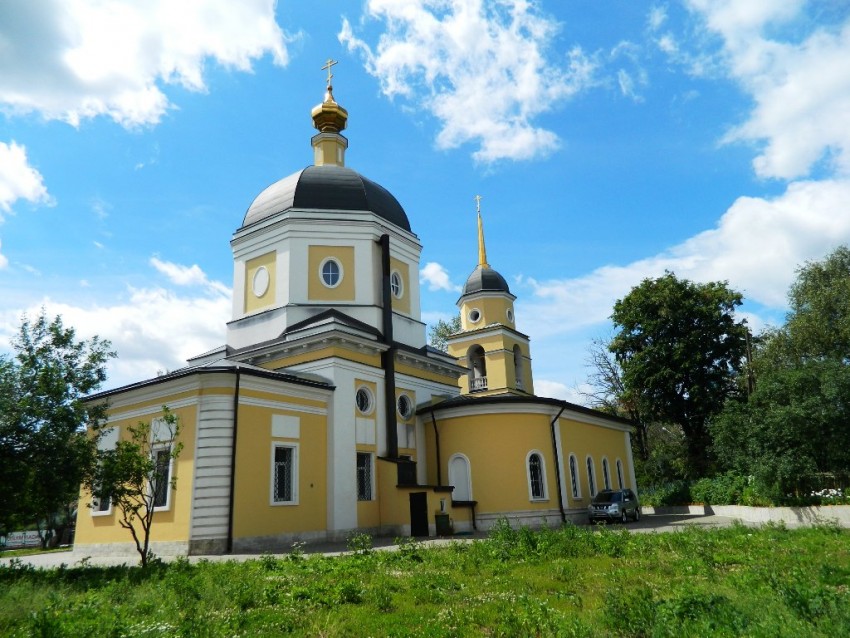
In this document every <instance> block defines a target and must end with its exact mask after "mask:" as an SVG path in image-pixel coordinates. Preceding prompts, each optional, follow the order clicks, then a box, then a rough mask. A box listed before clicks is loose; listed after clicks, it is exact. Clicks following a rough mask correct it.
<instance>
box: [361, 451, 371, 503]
mask: <svg viewBox="0 0 850 638" xmlns="http://www.w3.org/2000/svg"><path fill="white" fill-rule="evenodd" d="M357 500H358V501H371V500H372V455H371V454H369V453H367V452H358V453H357Z"/></svg>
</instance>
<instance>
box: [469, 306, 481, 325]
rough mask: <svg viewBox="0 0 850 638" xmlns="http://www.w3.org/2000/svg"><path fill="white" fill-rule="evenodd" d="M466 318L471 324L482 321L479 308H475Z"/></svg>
mask: <svg viewBox="0 0 850 638" xmlns="http://www.w3.org/2000/svg"><path fill="white" fill-rule="evenodd" d="M466 318H467V319H469V322H470V323H478V322H479V321H481V311H480V310H479V309H478V308H473V309H472V310H470V311H469V314H468V315H466Z"/></svg>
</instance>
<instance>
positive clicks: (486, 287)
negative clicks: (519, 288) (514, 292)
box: [463, 266, 511, 295]
mask: <svg viewBox="0 0 850 638" xmlns="http://www.w3.org/2000/svg"><path fill="white" fill-rule="evenodd" d="M483 291H489V292H506V293H508V294H511V289H510V288H508V282H507V281H505V278H504V277H502V275H500V274H499V273H497V272H496V271H495V270H493V269H492V268H490V267H489V266H478V267H477V268H476V269H475V270H473V271H472V274H471V275H470V276H469V278H468V279H467V280H466V283H465V284H464V285H463V294H464V295H471V294H472V293H474V292H483Z"/></svg>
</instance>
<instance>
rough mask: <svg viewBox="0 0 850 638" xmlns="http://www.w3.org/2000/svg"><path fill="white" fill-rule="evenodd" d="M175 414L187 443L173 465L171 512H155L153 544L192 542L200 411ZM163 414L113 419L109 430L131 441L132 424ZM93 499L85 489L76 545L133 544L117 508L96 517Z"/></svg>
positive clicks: (191, 407) (160, 402) (185, 409)
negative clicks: (130, 427) (173, 485)
mask: <svg viewBox="0 0 850 638" xmlns="http://www.w3.org/2000/svg"><path fill="white" fill-rule="evenodd" d="M175 398H176V395H175V397H168V398H167V399H166V400H163V399H159V400H157V401H155V402H153V403H155V404H156V405H158V406H162V405H163V404H166V405H168V403H169V401H171V402H173V401H174V400H175ZM150 403H151V402H147V403H146V404H142V403H140V404H136V405H133V406H128V407H127V406H125V407H122V408H121V411H122V412H129V411H131V410H139V409H144V407H145V406H146V405H149V404H150ZM173 412H174V414H176V415H177V417H178V418H179V419H180V427H181V431H180V437H179V439H178V440H179V441H180V442H181V443H183V450H182V451H181V452H180V456H179V457H178V458H177V459H176V460H175V461H174V463H173V466H172V472H173V474H172V476H173V477H174V478H175V479H176V480H177V485H176V489H175V490H173V491H172V492H171V494H170V496H169V499H170V503H169V508H168V510H167V511H159V512H155V513H154V518H153V527H152V528H151V535H150V539H151V541H153V542H158V541H186V540H188V539H189V516H190V510H191V498H192V475H193V473H194V465H195V457H194V454H195V436H196V432H197V422H198V418H197V415H198V411H197V406H196V405H189V406H185V407H180V408H175V409H174V410H173ZM161 414H162V413H161V412H159V411H158V412H157V413H155V414H151V415H149V416H148V415H146V416H144V417H136V418H127V419H118V420H114V421H113V420H110V422H109V427H118V428H119V432H120V434H119V437H120V438H121V439H122V440H127V439H128V438H129V436H128V432H127V426H128V425H135V424H137V423H138V422H139V421H145V422H150V421H151V420H152V419H155V418H157V417H158V416H161ZM91 500H92V497H91V494H89V493H88V492H87V491H85V490H81V492H80V507H79V509H78V512H77V530H76V535H75V540H74V542H75V544H76V545H77V546H82V545H88V544H92V543H132V542H133V538H132V536H131V535H130V532H129V531H128V530H126V529H123V528H121V526H120V525H119V520H120V514H119V512H118V511H117V508H115V507H113V508H112V511H111V513H109V514H99V513H98V514H93V510H92V509H91V508H90V507H89V504H90V503H91Z"/></svg>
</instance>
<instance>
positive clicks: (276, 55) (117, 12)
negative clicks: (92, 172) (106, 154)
mask: <svg viewBox="0 0 850 638" xmlns="http://www.w3.org/2000/svg"><path fill="white" fill-rule="evenodd" d="M274 9H275V2H274V0H240V1H239V2H231V1H230V0H205V1H195V2H171V1H170V0H149V1H148V2H144V3H140V2H131V1H129V0H102V1H101V2H90V1H88V0H28V1H27V2H3V3H0V43H2V55H0V104H3V105H5V107H6V110H7V111H10V112H13V113H27V112H32V111H35V112H39V113H41V114H42V115H43V116H44V117H46V118H48V119H60V120H64V121H66V122H69V123H71V124H73V125H77V124H79V122H80V121H81V120H83V119H85V118H90V117H95V116H98V115H106V116H108V117H111V118H112V119H114V120H115V121H116V122H119V123H121V124H122V125H124V126H138V125H144V124H155V123H156V122H158V121H159V120H160V118H161V117H162V116H163V114H164V113H165V112H166V111H167V110H168V108H169V107H170V106H171V105H170V104H169V101H168V98H167V97H166V95H165V94H164V93H163V91H162V88H161V87H162V85H163V84H179V85H180V86H182V87H184V88H186V89H189V90H192V91H203V90H204V89H205V84H204V79H203V71H204V65H205V64H207V63H208V61H214V62H216V63H218V64H221V65H223V66H226V67H229V68H235V69H238V70H240V71H250V70H251V65H252V62H253V61H254V60H255V59H257V58H259V57H261V56H263V55H265V54H270V55H271V56H272V57H273V59H274V61H275V62H276V63H277V64H280V65H284V64H286V62H287V51H286V46H285V41H284V35H283V33H282V32H281V30H280V28H279V27H278V25H277V24H276V22H275V17H274Z"/></svg>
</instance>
